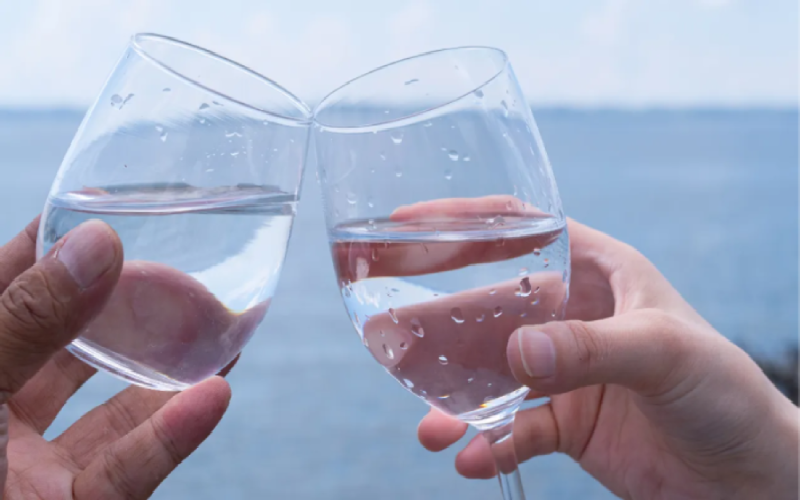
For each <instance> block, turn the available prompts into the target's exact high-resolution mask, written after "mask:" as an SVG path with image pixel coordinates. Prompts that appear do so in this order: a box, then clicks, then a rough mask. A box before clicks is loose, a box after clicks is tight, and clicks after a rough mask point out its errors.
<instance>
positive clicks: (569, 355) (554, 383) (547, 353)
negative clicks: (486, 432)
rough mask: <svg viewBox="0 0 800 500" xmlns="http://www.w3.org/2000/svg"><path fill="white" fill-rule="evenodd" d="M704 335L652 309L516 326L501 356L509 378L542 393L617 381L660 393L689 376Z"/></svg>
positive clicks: (649, 393)
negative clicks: (586, 319)
mask: <svg viewBox="0 0 800 500" xmlns="http://www.w3.org/2000/svg"><path fill="white" fill-rule="evenodd" d="M703 339H704V335H703V334H702V333H699V332H698V331H697V329H696V327H693V326H692V325H689V324H688V323H684V322H682V321H681V320H679V319H678V318H676V317H673V316H671V315H669V314H667V313H665V312H663V311H660V310H657V309H642V310H637V311H633V312H630V313H628V314H624V315H621V316H615V317H613V318H608V319H603V320H599V321H592V322H583V321H565V322H553V323H546V324H544V325H539V326H526V327H523V328H520V329H519V330H517V331H516V332H514V334H513V335H512V336H511V337H510V339H509V343H508V348H507V356H508V361H509V364H510V366H511V369H512V372H513V373H514V376H515V377H516V378H517V379H518V380H519V381H520V382H521V383H523V384H525V385H527V386H529V387H531V388H532V389H534V390H535V391H537V392H542V393H544V394H559V393H564V392H569V391H572V390H575V389H578V388H581V387H586V386H590V385H597V384H617V385H621V386H624V387H627V388H628V389H631V390H633V391H635V392H637V393H639V394H640V395H642V396H654V395H659V394H663V393H664V392H665V391H668V390H669V389H670V388H672V387H675V386H676V384H677V383H678V382H679V381H680V380H683V379H685V378H686V377H687V376H689V375H690V374H691V373H692V372H693V370H692V365H693V364H694V363H696V361H697V359H698V353H699V352H700V351H701V349H700V344H701V343H702V342H703Z"/></svg>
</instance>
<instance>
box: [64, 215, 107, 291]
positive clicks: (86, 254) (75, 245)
mask: <svg viewBox="0 0 800 500" xmlns="http://www.w3.org/2000/svg"><path fill="white" fill-rule="evenodd" d="M65 240H66V241H64V244H63V245H61V248H59V249H58V250H57V251H56V253H55V257H56V258H57V259H58V260H59V261H61V263H62V264H64V267H66V268H67V271H68V272H69V274H70V275H71V276H72V278H73V279H74V280H75V282H76V283H77V284H78V286H80V287H81V288H88V287H90V286H92V284H93V283H94V282H95V281H96V280H97V278H99V277H100V276H101V275H102V274H103V273H105V272H106V271H107V270H108V268H110V267H111V266H112V264H113V263H114V260H115V259H116V251H115V249H114V242H113V240H112V238H111V234H110V233H109V231H108V228H107V226H106V225H105V224H104V223H102V222H100V221H89V222H85V223H83V224H81V225H80V226H78V227H76V228H75V229H73V230H72V231H70V232H69V233H68V234H67V236H66V237H65Z"/></svg>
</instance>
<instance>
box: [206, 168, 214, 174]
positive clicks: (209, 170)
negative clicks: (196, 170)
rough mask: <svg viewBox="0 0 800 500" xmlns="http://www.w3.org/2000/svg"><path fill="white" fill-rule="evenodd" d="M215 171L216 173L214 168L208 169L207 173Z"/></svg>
mask: <svg viewBox="0 0 800 500" xmlns="http://www.w3.org/2000/svg"><path fill="white" fill-rule="evenodd" d="M213 171H214V169H213V168H207V169H206V173H209V172H213Z"/></svg>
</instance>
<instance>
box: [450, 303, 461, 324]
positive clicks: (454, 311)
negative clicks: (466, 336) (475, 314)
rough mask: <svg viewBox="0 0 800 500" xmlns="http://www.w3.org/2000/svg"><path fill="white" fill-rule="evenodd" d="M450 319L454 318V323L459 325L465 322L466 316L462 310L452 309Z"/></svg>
mask: <svg viewBox="0 0 800 500" xmlns="http://www.w3.org/2000/svg"><path fill="white" fill-rule="evenodd" d="M450 317H451V318H453V321H455V322H456V323H458V324H459V325H460V324H461V323H463V322H464V314H463V313H462V312H461V308H459V307H454V308H452V309H450Z"/></svg>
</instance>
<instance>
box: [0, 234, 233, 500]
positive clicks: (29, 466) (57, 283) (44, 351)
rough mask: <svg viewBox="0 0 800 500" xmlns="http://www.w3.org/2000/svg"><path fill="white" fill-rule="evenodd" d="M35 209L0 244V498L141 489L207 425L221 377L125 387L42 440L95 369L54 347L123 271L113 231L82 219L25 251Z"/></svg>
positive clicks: (143, 492)
mask: <svg viewBox="0 0 800 500" xmlns="http://www.w3.org/2000/svg"><path fill="white" fill-rule="evenodd" d="M37 227H38V220H37V221H34V222H33V223H32V224H31V225H30V226H29V227H28V228H27V229H26V230H25V231H24V232H22V233H21V234H20V235H19V236H17V237H16V238H15V239H14V240H12V241H11V242H9V243H8V244H7V245H5V246H4V247H2V248H0V294H1V295H0V488H2V491H4V496H3V498H5V499H6V500H17V499H23V498H24V499H29V498H35V499H41V500H55V499H58V500H62V499H76V500H88V499H95V498H96V499H112V500H113V499H116V498H119V499H122V498H125V499H141V498H147V497H148V496H149V495H150V494H151V493H152V492H153V491H154V490H155V488H156V487H157V486H158V485H159V484H160V483H161V481H163V480H164V478H165V477H166V476H167V475H168V474H169V473H170V472H171V471H172V470H173V469H174V468H175V467H176V466H177V465H178V464H179V463H180V461H181V460H183V459H184V458H186V457H187V456H188V455H189V454H190V453H191V452H192V451H193V450H194V449H195V448H196V447H197V446H198V445H199V444H200V443H201V442H202V441H203V440H204V439H205V438H206V437H207V436H208V435H209V434H210V433H211V431H212V430H213V429H214V427H215V426H216V425H217V423H218V422H219V420H220V419H221V418H222V414H223V413H224V412H225V409H226V408H227V405H228V401H229V398H230V388H229V387H228V385H227V383H226V382H225V381H224V380H222V379H221V378H219V377H214V378H212V379H209V380H207V381H205V382H203V383H201V384H198V385H197V386H194V387H192V388H191V389H188V390H186V391H184V392H182V393H180V394H177V395H175V394H174V393H165V392H155V391H148V390H145V389H141V388H138V387H131V388H128V389H125V390H123V391H122V392H120V393H119V394H117V395H116V396H114V397H113V398H112V399H110V400H109V401H108V402H106V403H105V404H103V405H101V406H99V407H97V408H95V409H93V410H92V411H90V412H89V413H87V414H86V415H84V416H83V417H82V418H81V419H80V420H78V421H77V422H76V423H75V424H73V425H72V426H71V427H70V428H69V429H67V430H66V431H65V432H64V433H63V434H62V435H60V436H58V437H57V438H55V439H54V440H53V441H46V440H45V439H44V438H43V437H42V434H43V433H44V432H45V430H46V429H47V427H49V425H50V424H51V423H52V422H53V420H54V419H55V417H56V415H57V414H58V412H59V410H60V409H61V407H62V406H63V405H64V404H65V403H66V401H67V400H68V399H69V397H70V396H72V394H74V393H75V391H77V390H78V389H79V388H80V387H81V385H82V384H83V383H84V382H85V381H86V380H88V378H89V377H91V376H92V375H93V374H94V372H95V370H94V369H93V368H91V367H89V366H88V365H85V364H83V363H82V362H80V361H78V360H77V359H76V358H74V357H73V356H72V355H71V354H70V353H69V352H67V351H66V350H65V349H64V346H66V345H67V344H68V343H69V342H70V341H71V340H72V339H73V338H74V337H75V336H76V335H78V333H79V332H80V331H81V329H82V328H83V327H84V325H86V324H87V323H89V322H90V321H91V320H92V318H93V317H95V315H97V313H98V312H99V311H100V310H101V309H102V308H103V306H104V304H105V303H106V301H107V299H108V297H109V296H110V295H111V292H112V290H113V289H114V287H115V285H116V284H117V283H118V280H119V278H120V274H121V273H122V272H123V271H122V270H123V263H122V247H121V245H120V242H119V240H118V238H117V236H116V234H114V233H113V231H112V230H111V229H110V228H108V227H107V226H106V225H104V224H102V223H99V222H89V223H86V224H84V225H82V226H80V227H78V228H76V229H74V230H73V231H71V232H70V233H69V234H68V235H67V236H65V237H64V238H62V240H61V241H59V243H57V244H56V245H55V246H54V247H53V248H52V249H51V251H50V252H49V253H48V254H47V255H46V256H45V257H43V258H42V259H41V260H40V261H39V262H37V263H34V257H35V253H34V250H35V239H36V230H37Z"/></svg>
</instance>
